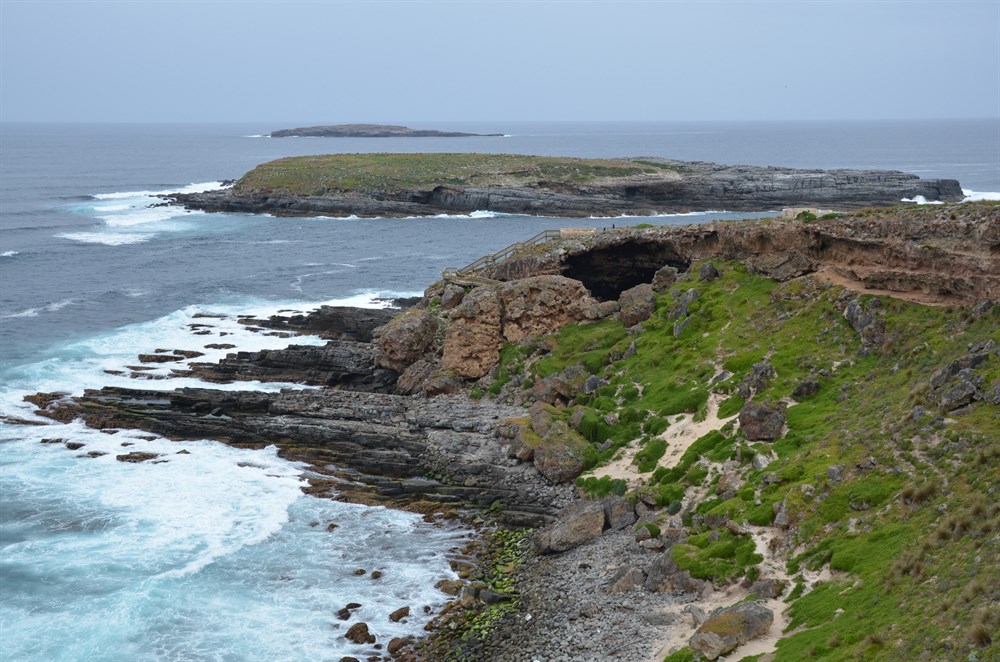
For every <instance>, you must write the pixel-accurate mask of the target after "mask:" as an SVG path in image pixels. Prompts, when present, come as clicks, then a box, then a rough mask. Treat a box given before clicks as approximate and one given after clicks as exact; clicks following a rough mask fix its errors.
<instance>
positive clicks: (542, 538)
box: [532, 499, 604, 554]
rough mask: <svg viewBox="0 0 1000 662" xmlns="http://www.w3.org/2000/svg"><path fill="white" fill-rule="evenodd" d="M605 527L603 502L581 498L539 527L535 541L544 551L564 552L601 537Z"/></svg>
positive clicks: (536, 547) (538, 548)
mask: <svg viewBox="0 0 1000 662" xmlns="http://www.w3.org/2000/svg"><path fill="white" fill-rule="evenodd" d="M603 531H604V506H603V505H602V504H601V503H600V502H598V501H586V500H583V499H580V500H577V501H574V502H573V503H571V504H569V505H568V506H566V507H565V508H563V509H562V510H560V511H559V513H558V514H557V515H556V521H555V522H553V523H552V524H550V525H549V526H546V527H545V528H543V529H541V530H539V531H538V533H536V534H535V536H534V538H533V539H532V542H533V543H534V546H535V550H536V551H538V552H539V553H542V554H549V553H552V552H565V551H566V550H567V549H572V548H574V547H577V546H579V545H582V544H583V543H585V542H589V541H591V540H595V539H596V538H599V537H600V536H601V533H602V532H603Z"/></svg>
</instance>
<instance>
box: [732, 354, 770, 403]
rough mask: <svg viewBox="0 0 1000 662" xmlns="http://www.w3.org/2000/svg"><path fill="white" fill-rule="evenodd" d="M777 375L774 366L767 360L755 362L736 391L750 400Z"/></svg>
mask: <svg viewBox="0 0 1000 662" xmlns="http://www.w3.org/2000/svg"><path fill="white" fill-rule="evenodd" d="M775 376H777V373H776V372H775V371H774V367H772V366H771V364H770V363H768V362H767V361H761V362H760V363H754V364H753V366H751V367H750V372H749V373H747V376H746V377H744V378H743V379H742V380H741V381H740V383H739V385H738V386H737V387H736V392H737V393H738V394H739V395H740V397H742V398H744V399H746V400H749V399H750V398H752V397H753V396H754V395H756V394H757V393H760V392H761V391H763V390H764V389H765V388H767V385H768V384H770V383H771V380H772V379H774V378H775Z"/></svg>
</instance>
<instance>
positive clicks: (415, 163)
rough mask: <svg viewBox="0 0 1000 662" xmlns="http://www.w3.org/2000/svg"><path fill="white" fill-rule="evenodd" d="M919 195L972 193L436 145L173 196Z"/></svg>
mask: <svg viewBox="0 0 1000 662" xmlns="http://www.w3.org/2000/svg"><path fill="white" fill-rule="evenodd" d="M918 196H920V197H923V198H924V199H926V200H934V201H941V202H956V201H959V200H961V199H962V197H963V194H962V189H961V186H960V185H959V183H958V182H957V181H956V180H953V179H921V178H919V177H917V176H916V175H912V174H907V173H904V172H900V171H894V170H801V169H798V170H797V169H791V168H777V167H761V166H729V165H719V164H715V163H705V162H691V161H674V160H668V159H659V158H629V159H576V158H566V157H548V156H525V155H513V154H429V153H425V154H330V155H322V156H298V157H289V158H283V159H278V160H276V161H271V162H269V163H264V164H262V165H259V166H257V167H256V168H254V169H253V170H251V171H250V172H248V173H246V174H245V175H243V176H242V177H241V178H240V179H239V180H238V181H237V182H236V183H235V184H234V185H233V186H232V187H230V188H227V189H223V190H218V191H208V192H204V193H190V194H176V195H173V196H170V197H171V199H172V200H173V201H176V202H178V203H180V204H183V205H185V206H186V207H189V208H192V209H201V210H204V211H231V212H245V213H269V214H274V215H277V216H319V215H326V216H351V215H354V216H361V217H407V216H428V215H436V214H460V213H470V212H474V211H493V212H500V213H510V214H532V215H539V216H565V217H588V216H620V215H632V216H644V215H651V214H658V213H677V212H690V211H709V210H728V211H759V210H762V209H781V208H783V207H795V206H808V207H819V208H826V209H856V208H860V207H872V206H892V205H898V204H899V203H900V201H901V200H903V199H911V200H912V199H917V198H918Z"/></svg>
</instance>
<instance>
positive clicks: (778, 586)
mask: <svg viewBox="0 0 1000 662" xmlns="http://www.w3.org/2000/svg"><path fill="white" fill-rule="evenodd" d="M786 588H788V582H786V581H785V580H784V579H762V580H760V581H759V582H757V583H755V584H754V585H753V586H751V587H750V593H751V594H753V596H754V597H756V598H757V599H758V600H774V599H775V598H778V597H781V594H782V593H784V592H785V589H786Z"/></svg>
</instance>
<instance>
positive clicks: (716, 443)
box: [524, 262, 1000, 661]
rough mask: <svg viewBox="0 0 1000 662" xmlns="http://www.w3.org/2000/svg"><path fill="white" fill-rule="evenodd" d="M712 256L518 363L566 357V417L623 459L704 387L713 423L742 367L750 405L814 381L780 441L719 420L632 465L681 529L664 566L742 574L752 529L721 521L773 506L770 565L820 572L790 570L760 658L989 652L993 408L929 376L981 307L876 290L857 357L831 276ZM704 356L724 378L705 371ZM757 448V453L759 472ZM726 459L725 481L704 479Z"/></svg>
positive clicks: (993, 646) (980, 322) (987, 370)
mask: <svg viewBox="0 0 1000 662" xmlns="http://www.w3.org/2000/svg"><path fill="white" fill-rule="evenodd" d="M716 265H717V266H718V267H719V269H720V271H721V276H720V277H719V278H718V279H716V280H714V281H712V282H702V281H699V280H697V277H696V275H695V274H697V269H696V268H694V269H692V270H691V271H692V273H691V274H689V275H688V276H686V277H684V278H682V279H681V280H680V281H678V282H677V283H676V284H675V285H674V287H673V289H672V290H671V291H670V292H666V293H664V294H661V295H659V296H658V299H657V307H656V310H655V312H654V313H653V316H652V317H651V318H650V319H649V320H647V321H646V322H644V323H643V327H644V329H645V330H644V332H643V333H641V334H638V335H628V332H627V330H625V329H624V328H622V326H621V325H620V324H618V323H617V322H613V321H604V322H600V323H596V324H578V325H571V326H568V327H566V328H564V329H563V330H562V331H561V332H560V333H559V334H558V336H556V337H553V338H551V339H549V342H548V344H547V346H548V347H549V348H551V351H549V352H548V353H543V354H542V355H541V356H532V357H529V358H526V359H525V362H524V373H525V374H527V375H531V376H532V377H533V378H534V379H535V380H536V382H537V380H540V379H545V378H547V377H550V376H552V375H556V374H558V373H561V372H562V371H564V370H566V369H567V368H570V367H572V366H575V365H582V366H583V367H584V369H585V371H586V372H587V373H590V374H595V375H598V376H600V377H601V378H602V379H604V380H605V381H606V382H607V385H606V386H603V387H602V388H600V389H599V390H598V391H597V392H595V393H591V394H582V393H581V394H580V396H578V397H577V398H576V402H575V403H571V404H570V408H569V409H567V411H568V412H572V411H574V409H573V405H574V404H575V406H576V407H578V408H580V411H579V414H578V415H577V416H576V417H575V418H574V419H573V420H575V421H576V427H577V429H578V430H579V432H580V433H581V435H582V436H583V437H584V438H585V439H587V440H588V441H589V442H590V443H591V445H592V446H593V452H592V458H591V459H592V461H593V462H595V463H598V464H599V463H602V462H606V461H607V460H609V459H610V458H611V457H612V456H613V455H614V454H615V452H616V450H617V449H618V448H620V447H621V446H622V445H623V444H625V443H635V444H638V445H640V450H639V452H638V454H637V460H638V463H639V464H640V469H642V470H648V469H650V468H654V467H655V465H656V464H658V463H659V462H658V461H661V459H662V456H663V451H662V448H663V446H661V440H659V439H657V438H656V437H657V436H658V435H659V434H661V433H662V432H663V430H664V429H665V427H664V426H665V424H667V422H668V421H671V420H673V417H674V416H676V415H677V414H681V413H688V414H694V413H695V412H698V411H699V409H701V410H704V408H705V403H706V402H707V399H708V396H709V393H710V392H715V393H718V394H720V395H721V396H722V397H723V398H724V399H723V401H722V403H721V406H720V409H719V416H720V417H723V418H727V417H729V416H732V415H734V414H735V413H737V412H738V411H739V409H740V408H741V407H742V406H743V404H745V402H744V399H743V398H742V397H740V396H739V395H736V389H737V386H738V385H739V384H740V382H741V381H742V380H743V379H744V378H746V377H747V375H748V374H749V373H750V371H751V369H752V366H753V365H754V364H755V363H760V362H762V361H766V362H768V363H769V364H770V365H771V366H772V367H773V369H774V373H775V376H774V377H773V378H771V379H770V380H769V381H766V383H763V384H762V385H761V387H760V390H759V391H758V392H757V393H756V395H755V396H754V399H755V400H757V401H760V400H769V401H772V402H776V401H780V400H782V399H783V398H787V397H788V396H789V395H790V394H791V392H792V391H793V390H794V389H795V387H796V386H797V385H799V384H801V383H802V382H803V381H804V380H806V379H813V380H816V381H818V383H819V384H820V388H819V390H818V391H817V392H816V393H815V394H814V395H812V396H810V397H808V398H805V399H803V400H802V401H801V402H799V403H798V404H794V405H792V406H790V407H789V408H788V410H787V421H786V424H787V429H788V431H787V434H785V435H784V436H783V437H782V438H780V439H778V440H776V441H775V442H773V443H770V442H756V443H753V442H748V441H747V440H746V439H745V438H744V437H743V436H742V435H741V434H740V433H739V432H738V431H737V430H736V429H735V426H733V425H732V424H729V425H727V426H724V427H722V428H721V429H720V430H716V431H713V432H710V433H708V434H706V435H704V436H703V437H701V438H700V439H698V440H696V441H695V442H694V443H693V444H692V445H691V446H690V447H689V448H688V449H687V451H686V452H685V453H684V454H683V455H681V457H680V458H679V459H677V458H672V459H671V462H676V464H675V465H674V466H672V467H671V468H665V467H662V466H661V467H656V468H655V469H654V470H653V471H652V473H651V474H650V475H649V476H648V478H647V485H645V486H644V487H642V488H641V490H640V491H641V492H642V497H643V499H644V500H645V501H646V502H647V503H651V502H655V504H656V506H657V507H660V508H664V509H668V512H672V513H678V512H679V513H680V514H681V516H682V518H683V521H684V523H685V525H686V526H687V528H688V533H689V537H688V539H687V540H686V541H684V542H683V543H681V544H676V545H674V546H673V548H672V554H673V555H674V559H675V561H676V562H677V564H678V565H679V566H680V567H682V568H684V569H687V570H689V571H690V572H691V573H692V575H693V576H695V577H699V578H704V579H706V580H709V581H712V582H714V583H716V584H725V583H727V582H734V581H739V580H740V579H741V578H743V577H750V578H753V577H755V576H756V575H757V573H758V572H760V569H759V568H762V567H763V566H760V567H758V564H759V563H760V562H761V557H760V556H759V555H758V554H757V551H756V549H755V548H754V545H753V542H752V540H751V539H750V538H749V537H748V536H740V535H736V534H734V533H732V532H731V531H730V530H728V529H727V528H726V527H725V526H723V524H724V523H725V522H727V521H730V520H731V521H733V522H735V523H737V524H742V525H754V526H769V525H772V524H774V523H775V519H776V513H777V512H778V511H779V510H780V511H781V513H782V519H783V526H784V527H785V528H786V530H787V535H788V537H789V540H788V544H789V548H790V549H792V548H797V549H800V550H804V551H803V552H802V553H800V554H798V555H797V556H795V557H793V558H789V559H788V567H789V571H790V573H791V574H792V575H793V576H794V575H797V574H798V573H800V572H806V571H810V572H811V571H818V570H820V569H823V568H829V569H830V570H832V571H833V572H834V575H833V579H832V580H830V581H827V582H822V583H820V584H818V585H814V584H813V583H812V582H811V581H806V580H805V579H802V578H801V576H800V577H799V579H798V580H796V581H794V583H793V587H792V590H791V593H790V594H789V595H788V596H787V597H786V599H787V600H788V602H789V604H790V605H791V607H790V611H789V616H790V618H791V624H790V626H789V628H788V630H787V632H788V634H786V636H785V637H784V638H783V639H782V640H781V641H780V642H779V644H778V649H777V657H776V659H777V660H779V661H780V660H802V659H817V660H855V659H899V660H909V659H962V660H965V659H979V660H986V659H1000V630H998V628H1000V620H998V619H997V618H996V617H995V616H994V615H995V614H996V613H998V597H997V593H996V589H995V587H996V586H1000V546H998V545H997V539H998V536H1000V502H998V499H1000V494H998V492H997V489H996V486H997V485H1000V427H998V425H997V421H998V420H1000V416H998V409H997V406H996V405H991V404H988V403H986V402H981V401H975V402H973V403H972V404H971V405H970V406H969V407H967V408H965V409H963V410H960V411H959V412H953V413H950V414H948V415H947V417H946V416H945V415H944V412H941V411H940V410H939V409H938V404H937V402H938V401H937V399H936V396H935V394H934V393H933V392H932V389H931V387H930V384H929V380H930V376H931V375H932V374H934V372H935V371H937V370H939V369H940V368H942V367H943V366H945V365H947V364H948V363H949V362H951V361H954V360H955V359H957V358H959V357H961V356H963V355H965V354H967V353H968V352H969V351H970V348H971V347H982V346H983V345H985V344H986V343H987V342H989V341H990V340H993V341H996V342H998V343H1000V308H997V307H994V308H992V309H989V310H988V311H987V312H985V313H982V314H979V315H974V314H972V313H971V312H970V311H969V309H967V308H958V307H928V306H920V305H916V304H911V303H906V302H903V301H900V300H896V299H891V298H885V297H879V298H877V305H876V306H875V307H874V308H873V310H875V311H876V314H877V315H878V316H879V317H880V318H881V319H883V320H884V321H885V324H886V337H885V342H884V343H882V344H881V345H878V346H875V347H873V348H872V350H871V351H863V347H862V343H861V338H860V337H859V334H858V333H857V332H856V331H855V330H854V329H853V328H852V327H851V326H850V324H848V322H847V321H846V320H845V319H844V315H843V312H842V309H843V305H844V301H845V299H844V298H843V297H842V295H843V291H842V290H841V289H840V288H837V287H834V286H828V285H823V284H820V283H817V282H814V281H812V280H809V279H804V280H796V281H791V282H787V283H777V282H775V281H772V280H768V279H766V278H761V277H758V276H754V275H752V274H749V273H747V271H746V270H745V269H744V268H743V267H742V266H741V265H739V264H736V263H721V262H716ZM695 266H697V265H695ZM691 288H696V289H697V290H698V291H699V295H698V297H697V298H696V299H695V300H694V301H693V303H691V304H690V305H689V306H688V313H689V314H690V315H691V320H690V322H689V324H688V327H687V329H686V330H685V331H684V332H683V333H682V334H681V335H680V336H679V337H675V336H674V333H673V325H674V321H675V313H674V311H675V310H676V309H677V306H678V301H679V299H680V297H681V296H683V295H684V293H685V292H686V291H687V290H688V289H691ZM847 296H852V295H847ZM633 343H634V349H635V351H634V352H632V351H629V352H626V350H627V349H628V348H629V346H630V345H632V344H633ZM723 369H724V370H728V371H730V372H732V373H733V375H732V376H731V377H729V378H728V379H723V380H721V381H719V382H717V383H713V377H714V376H715V375H717V374H719V373H720V372H721V371H722V370H723ZM972 372H973V373H974V376H975V378H976V379H981V380H982V383H983V385H984V386H983V388H984V389H986V388H990V387H991V385H997V384H1000V356H998V355H996V354H995V353H994V354H992V355H991V356H990V358H989V359H988V360H987V361H985V362H983V363H982V364H980V365H978V366H976V367H975V368H974V369H973V370H972ZM615 420H617V422H615ZM609 421H610V422H609ZM599 448H602V449H603V450H599ZM759 455H763V456H765V457H767V458H768V459H767V460H766V461H765V462H764V463H762V464H758V466H761V467H762V468H761V469H757V468H755V466H754V463H753V462H754V458H755V457H757V456H759ZM727 461H734V464H731V465H729V466H730V467H733V466H736V467H737V470H736V473H737V474H738V476H739V480H738V481H736V482H735V483H733V482H732V481H730V480H723V479H722V474H723V471H722V464H723V463H725V462H727ZM730 470H731V469H730ZM602 480H603V479H602ZM591 481H597V479H595V478H582V479H580V481H578V484H579V485H581V486H582V485H593V486H592V487H591V488H590V489H589V490H586V491H588V492H589V493H591V494H595V495H597V494H600V493H601V490H602V489H608V488H609V487H610V484H608V485H607V486H605V487H604V488H601V487H598V484H597V483H596V482H595V483H593V484H592V483H591ZM695 488H697V490H695ZM692 495H698V496H697V497H694V498H693V497H692ZM693 499H694V502H692V500H693ZM764 572H765V574H764V576H765V577H766V571H764ZM970 656H972V657H970ZM667 659H668V660H687V659H693V657H692V655H691V652H690V651H686V650H685V651H680V652H678V653H676V654H674V655H672V656H671V657H669V658H667Z"/></svg>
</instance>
